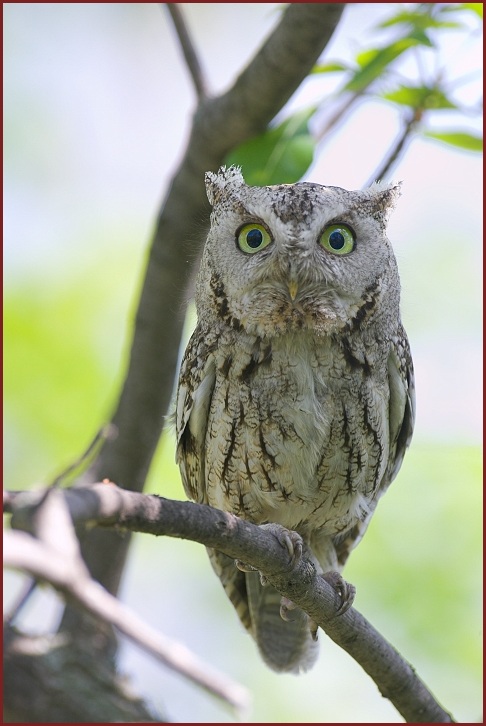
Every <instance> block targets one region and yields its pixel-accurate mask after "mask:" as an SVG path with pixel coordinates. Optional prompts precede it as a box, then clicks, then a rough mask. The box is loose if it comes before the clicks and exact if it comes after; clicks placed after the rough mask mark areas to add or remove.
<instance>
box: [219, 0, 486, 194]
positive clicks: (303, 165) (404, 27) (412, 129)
mask: <svg viewBox="0 0 486 726" xmlns="http://www.w3.org/2000/svg"><path fill="white" fill-rule="evenodd" d="M390 5H391V4H390ZM394 5H395V12H394V14H393V15H391V16H390V17H389V18H388V19H387V20H385V21H382V22H381V23H379V24H378V25H376V27H375V29H374V30H375V33H378V34H379V33H380V31H383V30H388V29H389V28H393V29H394V30H395V32H396V37H395V38H394V39H393V40H392V41H390V42H387V43H385V44H384V45H379V46H377V47H371V48H370V47H367V48H365V49H364V50H360V51H359V52H358V53H357V54H356V56H355V65H349V64H344V63H342V62H341V61H330V62H327V63H325V64H320V65H317V66H315V67H314V69H313V71H312V73H313V74H327V73H338V74H340V75H341V76H342V77H343V79H344V80H343V83H342V85H341V86H340V88H338V90H337V91H336V92H335V93H334V94H333V95H332V96H326V97H325V98H324V99H323V101H322V103H321V104H319V106H317V107H311V108H309V109H305V110H303V111H301V112H300V113H299V114H295V115H293V116H291V117H290V118H288V119H286V120H285V121H283V122H280V123H279V125H277V126H274V127H270V128H269V129H267V130H266V131H265V132H264V133H263V134H260V135H259V136H257V137H254V138H252V139H250V140H249V141H246V142H245V143H243V144H241V145H240V146H239V147H238V148H237V149H235V150H233V151H232V152H231V154H229V155H228V157H227V159H226V163H227V164H228V165H230V164H236V165H238V166H241V167H242V170H243V174H244V176H245V179H246V182H247V184H250V185H254V186H263V185H266V184H291V183H294V182H297V181H299V179H301V178H302V177H303V176H304V174H305V173H306V171H307V170H308V169H309V167H310V166H311V164H312V162H313V159H314V153H315V150H316V147H317V141H318V139H319V140H321V141H322V140H323V139H325V138H326V136H327V135H328V134H329V132H330V131H331V130H332V129H333V128H334V127H335V126H336V124H337V123H338V122H339V121H341V120H342V118H343V116H344V115H345V114H347V113H348V112H349V110H350V109H351V108H352V107H354V106H355V104H356V102H358V101H362V100H363V99H366V100H369V101H372V100H376V99H381V100H383V101H385V102H388V103H390V104H392V105H393V106H394V108H395V109H396V111H397V112H398V114H399V115H400V117H401V119H402V124H403V126H404V132H403V135H404V136H405V137H408V136H411V135H412V133H413V134H420V135H421V137H422V138H425V139H434V140H438V141H440V142H442V143H445V144H449V145H451V146H455V147H458V148H460V149H466V150H468V151H472V152H480V151H482V149H483V140H482V137H481V136H479V135H478V134H476V133H473V132H472V131H469V130H467V129H450V130H447V131H443V130H440V129H436V128H435V127H434V125H433V124H434V121H433V119H432V117H431V115H430V113H429V112H430V111H456V112H460V114H461V115H462V117H463V118H464V119H466V118H467V117H468V116H479V115H480V113H481V111H482V103H481V102H480V101H479V100H478V103H477V104H476V105H474V107H472V108H470V107H466V106H464V105H463V104H461V103H459V102H458V101H455V100H454V92H455V91H456V90H457V89H458V88H460V87H461V86H462V85H463V84H464V83H467V81H468V79H467V78H465V79H455V78H453V77H452V76H453V69H445V68H438V67H437V66H438V64H437V63H435V61H436V60H437V59H436V58H435V56H436V54H437V45H438V34H439V33H444V32H447V31H457V32H462V33H463V34H464V35H465V36H466V37H467V34H469V33H470V32H471V31H470V29H469V28H468V26H467V25H466V24H465V22H464V16H465V15H468V16H469V15H471V14H472V15H473V16H474V17H475V18H476V20H477V26H478V30H480V29H481V27H482V17H483V4H482V3H458V4H452V3H417V4H415V5H412V7H411V8H408V9H405V10H404V9H403V3H398V4H394ZM451 17H452V18H453V19H451ZM431 51H432V53H433V54H434V65H435V67H434V70H433V71H432V70H431V71H428V72H427V71H426V70H425V69H426V68H427V60H430V58H429V57H428V56H430V52H431ZM410 52H414V53H415V60H416V63H417V70H418V77H417V80H416V82H415V83H414V84H410V83H404V82H403V77H402V65H401V62H402V61H403V60H404V57H405V56H407V59H408V55H409V54H410ZM478 70H479V69H478ZM321 107H325V108H326V110H327V111H328V113H330V115H331V119H330V121H328V123H327V124H326V125H325V127H324V128H323V129H320V130H316V131H315V132H314V134H311V132H310V130H309V122H310V121H311V119H312V117H313V116H314V114H316V113H317V112H318V111H319V110H320V108H321ZM329 109H334V110H331V111H330V112H329ZM399 143H400V144H403V139H402V136H400V137H399V139H398V140H397V144H399ZM399 148H401V146H399ZM390 170H391V164H390V167H389V168H388V169H387V172H389V171H390ZM370 172H371V170H370ZM379 176H380V177H381V174H380V175H379ZM372 178H373V177H372Z"/></svg>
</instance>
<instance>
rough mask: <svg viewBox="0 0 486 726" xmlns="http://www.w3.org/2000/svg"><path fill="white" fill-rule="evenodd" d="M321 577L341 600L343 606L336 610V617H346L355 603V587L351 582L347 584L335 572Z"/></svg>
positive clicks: (326, 573)
mask: <svg viewBox="0 0 486 726" xmlns="http://www.w3.org/2000/svg"><path fill="white" fill-rule="evenodd" d="M321 577H322V578H323V579H324V580H325V581H326V582H328V583H329V585H331V587H332V588H333V589H334V590H335V591H336V592H337V594H338V595H339V597H340V598H341V605H340V606H339V607H338V609H337V610H336V615H344V613H345V612H346V611H347V610H349V608H350V607H351V605H352V604H353V602H354V598H355V595H356V588H355V586H354V585H352V584H351V583H350V582H346V580H345V579H344V578H343V577H342V575H340V573H339V572H336V571H335V570H331V571H330V572H325V573H324V574H322V575H321Z"/></svg>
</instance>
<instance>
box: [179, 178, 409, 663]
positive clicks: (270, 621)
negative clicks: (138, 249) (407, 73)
mask: <svg viewBox="0 0 486 726" xmlns="http://www.w3.org/2000/svg"><path fill="white" fill-rule="evenodd" d="M206 187H207V192H208V198H209V201H210V202H211V204H212V206H213V213H212V216H211V228H210V231H209V235H208V238H207V241H206V245H205V248H204V253H203V259H202V263H201V268H200V271H199V275H198V279H197V284H196V307H197V314H198V324H197V327H196V329H195V331H194V333H193V335H192V337H191V340H190V342H189V344H188V346H187V350H186V352H185V355H184V358H183V361H182V365H181V372H180V378H179V385H178V392H177V411H176V427H177V440H178V445H177V446H178V448H177V460H178V462H179V466H180V469H181V474H182V481H183V484H184V488H185V491H186V493H187V495H188V496H189V497H190V498H191V499H194V500H196V501H198V502H204V503H208V504H210V505H212V506H215V507H218V508H220V509H223V510H225V511H230V512H233V513H234V514H236V515H238V516H240V517H243V518H245V519H248V520H250V521H252V522H255V523H257V524H264V523H270V522H275V523H278V524H281V525H283V526H284V527H286V528H288V529H291V530H294V531H296V532H298V533H299V534H300V535H301V536H302V537H303V539H304V542H305V543H306V545H307V546H308V548H310V551H311V552H312V554H313V557H314V559H315V564H316V566H317V567H318V569H319V571H320V572H323V573H326V572H329V571H334V570H337V571H340V570H341V568H342V567H343V565H344V563H345V561H346V559H347V557H348V555H349V552H350V550H351V549H352V548H353V547H354V546H355V545H356V544H357V542H358V541H359V540H360V539H361V537H362V535H363V533H364V531H365V529H366V527H367V525H368V522H369V520H370V517H371V515H372V514H373V512H374V509H375V507H376V504H377V502H378V499H379V497H380V496H381V495H382V494H383V492H384V491H385V490H386V488H387V487H388V485H389V484H390V482H391V481H392V479H393V478H394V477H395V475H396V474H397V472H398V470H399V468H400V465H401V462H402V459H403V455H404V452H405V449H406V447H407V446H408V444H409V442H410V439H411V435H412V429H413V421H414V388H413V368H412V361H411V356H410V350H409V345H408V341H407V337H406V334H405V332H404V330H403V327H402V324H401V322H400V314H399V296H400V283H399V277H398V271H397V265H396V261H395V257H394V254H393V251H392V248H391V245H390V243H389V241H388V240H387V238H386V236H385V228H386V219H387V216H388V212H389V210H390V209H391V208H392V206H393V204H394V201H395V199H396V198H397V196H398V194H399V189H398V187H397V186H393V185H374V186H373V187H371V188H369V189H366V190H364V191H346V190H344V189H341V188H339V187H325V186H321V185H318V184H310V183H300V184H293V185H280V186H273V187H248V186H247V185H246V184H245V183H244V180H243V177H242V175H241V172H240V171H239V169H236V168H233V167H232V168H230V169H224V168H222V169H221V170H220V172H219V173H218V174H213V173H210V172H208V173H207V174H206ZM209 556H210V558H211V562H212V565H213V567H214V569H215V571H216V573H217V574H218V576H219V577H220V579H221V581H222V583H223V586H224V588H225V590H226V592H227V594H228V596H229V598H230V599H231V601H232V603H233V605H234V606H235V608H236V610H237V612H238V615H239V617H240V619H241V621H242V622H243V624H244V625H245V627H246V628H248V630H249V631H250V633H251V634H252V635H253V637H254V638H255V639H256V641H257V643H258V646H259V649H260V652H261V654H262V656H263V658H264V659H265V661H266V662H267V663H268V664H269V665H270V666H271V667H272V668H274V669H275V670H279V671H296V672H298V671H300V670H306V669H307V668H309V667H310V666H311V665H312V663H313V662H314V660H315V657H316V654H317V650H316V647H317V644H316V643H315V642H314V641H313V639H312V637H311V634H310V631H309V625H308V619H307V616H305V615H304V614H303V613H302V612H301V611H299V610H296V611H293V617H294V620H293V621H292V622H286V621H284V620H283V619H282V618H281V617H280V612H279V608H280V596H279V595H278V593H276V592H275V590H273V588H272V587H270V586H267V587H264V588H262V586H261V584H260V581H259V577H258V573H255V572H248V573H245V572H241V571H240V570H239V569H237V568H236V567H235V565H234V562H233V561H232V560H230V559H229V558H228V557H226V556H225V555H223V554H221V553H218V552H216V551H209Z"/></svg>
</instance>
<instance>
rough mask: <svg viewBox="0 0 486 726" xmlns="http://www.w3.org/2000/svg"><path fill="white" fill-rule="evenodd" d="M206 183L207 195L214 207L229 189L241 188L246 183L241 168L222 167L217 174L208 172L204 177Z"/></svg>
mask: <svg viewBox="0 0 486 726" xmlns="http://www.w3.org/2000/svg"><path fill="white" fill-rule="evenodd" d="M204 181H205V183H206V194H207V195H208V199H209V203H210V204H211V205H212V206H213V207H214V205H215V204H216V203H217V202H219V200H220V199H221V197H222V196H223V194H224V193H225V191H226V188H227V187H230V188H234V187H237V186H238V187H239V186H242V185H243V184H244V183H245V180H244V179H243V174H242V173H241V167H239V166H230V167H228V168H226V167H225V166H221V167H220V169H219V171H218V172H217V174H215V173H214V172H212V171H207V172H206V174H205V175H204Z"/></svg>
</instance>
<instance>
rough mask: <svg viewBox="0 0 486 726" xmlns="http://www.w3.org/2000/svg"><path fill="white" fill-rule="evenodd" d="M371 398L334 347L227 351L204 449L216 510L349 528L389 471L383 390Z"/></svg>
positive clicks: (292, 344)
mask: <svg viewBox="0 0 486 726" xmlns="http://www.w3.org/2000/svg"><path fill="white" fill-rule="evenodd" d="M375 388H376V386H375V385H373V386H372V387H371V389H373V390H374V389H375ZM371 389H370V386H369V384H366V383H364V382H363V381H359V380H357V379H356V376H355V374H353V372H352V371H351V370H350V369H349V367H348V365H347V363H346V360H345V358H344V357H343V356H342V354H340V353H339V351H338V350H337V349H334V347H333V344H332V341H331V340H330V339H324V340H323V339H321V340H320V341H319V344H318V345H317V344H316V343H315V341H314V340H312V339H308V338H306V337H305V336H296V337H289V338H278V339H274V340H273V341H272V343H269V342H264V341H262V340H260V339H258V338H257V339H253V340H251V339H248V340H246V344H245V345H239V346H236V347H235V346H233V347H231V346H222V347H221V348H220V350H219V351H218V356H217V372H216V381H215V387H214V391H213V395H212V399H211V405H210V410H209V415H208V427H207V433H206V442H205V443H206V446H205V449H206V456H205V470H206V486H207V497H208V502H209V504H211V505H213V506H215V507H218V508H220V509H223V510H226V511H231V512H233V513H235V514H237V515H239V516H242V517H244V518H246V519H249V520H251V521H253V522H256V523H264V522H278V523H279V524H282V525H283V526H285V527H289V528H291V529H295V530H297V531H299V529H300V530H302V531H303V530H307V529H308V528H310V529H313V528H315V527H320V528H324V529H327V530H329V533H330V534H335V533H337V532H339V531H341V530H343V529H346V528H347V527H348V526H352V524H354V522H355V521H356V520H357V518H359V517H360V516H362V514H363V511H364V509H365V508H366V499H367V498H369V497H372V496H373V491H374V488H375V486H376V480H377V479H379V478H380V476H382V473H383V469H384V466H385V464H386V462H385V458H386V457H385V451H384V443H383V441H384V439H385V428H386V421H385V420H384V419H385V417H386V391H383V392H380V391H378V393H377V394H376V393H375V392H373V394H372V395H371V393H370V390H371ZM366 429H367V433H365V430H366ZM363 434H365V435H363ZM382 439H383V441H382Z"/></svg>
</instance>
